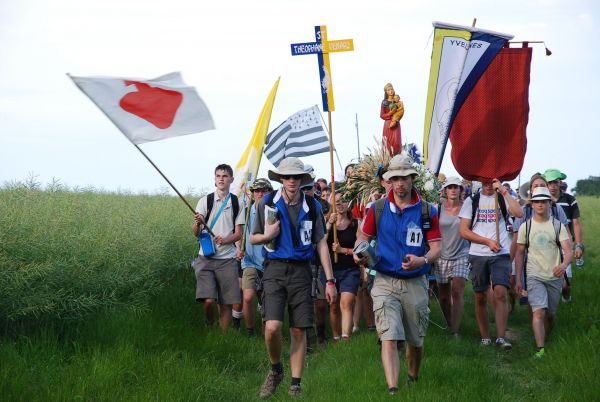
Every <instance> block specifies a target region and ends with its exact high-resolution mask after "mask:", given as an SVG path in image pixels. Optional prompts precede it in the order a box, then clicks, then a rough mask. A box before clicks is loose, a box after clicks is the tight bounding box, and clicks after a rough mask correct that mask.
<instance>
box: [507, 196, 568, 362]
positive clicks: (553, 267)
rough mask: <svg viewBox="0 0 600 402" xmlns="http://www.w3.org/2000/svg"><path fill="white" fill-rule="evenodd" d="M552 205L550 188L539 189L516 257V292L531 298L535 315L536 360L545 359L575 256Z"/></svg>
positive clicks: (520, 237)
mask: <svg viewBox="0 0 600 402" xmlns="http://www.w3.org/2000/svg"><path fill="white" fill-rule="evenodd" d="M551 201H552V197H551V196H550V191H548V189H547V188H545V187H538V188H536V189H535V190H533V194H532V196H531V203H532V204H533V211H534V213H533V216H532V217H531V218H530V219H528V220H527V221H525V222H524V224H522V225H521V227H520V228H519V235H518V239H517V250H516V256H515V261H516V270H517V285H516V290H517V292H518V293H519V294H523V295H526V296H527V299H528V301H529V305H530V306H531V310H532V312H533V318H532V322H531V325H532V327H533V334H534V337H535V344H536V347H537V350H536V352H535V355H534V356H535V357H536V358H541V357H543V356H544V353H545V341H546V338H547V337H548V335H550V332H551V331H552V328H553V327H554V323H555V316H556V310H557V308H558V302H559V300H560V294H561V289H562V283H563V276H564V274H565V272H566V270H567V267H568V266H569V265H570V263H571V256H572V249H571V247H572V244H571V239H570V236H569V233H568V232H567V230H566V227H565V226H564V225H563V224H562V223H560V221H558V219H556V218H555V217H551V216H550V213H549V210H550V203H551ZM561 250H562V256H561ZM525 252H527V258H526V259H525V258H524V255H525ZM561 257H562V258H561ZM524 260H525V261H526V262H525V263H524ZM524 267H525V270H526V271H527V291H526V292H524V291H523V289H524V286H523V280H522V279H521V278H522V277H521V273H522V272H523V268H524Z"/></svg>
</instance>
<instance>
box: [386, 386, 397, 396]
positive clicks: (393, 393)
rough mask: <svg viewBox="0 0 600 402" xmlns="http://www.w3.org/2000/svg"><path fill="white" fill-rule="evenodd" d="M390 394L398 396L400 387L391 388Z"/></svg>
mask: <svg viewBox="0 0 600 402" xmlns="http://www.w3.org/2000/svg"><path fill="white" fill-rule="evenodd" d="M388 393H389V394H390V395H396V394H397V393H398V387H391V388H388Z"/></svg>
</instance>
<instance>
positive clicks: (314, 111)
mask: <svg viewBox="0 0 600 402" xmlns="http://www.w3.org/2000/svg"><path fill="white" fill-rule="evenodd" d="M323 152H329V138H328V136H327V133H326V131H325V128H324V127H323V119H322V118H321V113H320V112H319V108H318V107H317V105H315V106H313V107H310V108H308V109H304V110H300V111H299V112H296V113H294V114H293V115H291V116H290V117H288V118H287V120H286V121H284V122H283V123H281V124H280V125H279V126H278V127H277V128H276V129H275V130H273V131H271V132H270V133H269V135H267V141H266V144H265V150H264V154H265V155H266V156H267V158H268V159H269V160H270V161H271V163H272V164H273V165H275V167H278V166H279V163H280V162H281V160H282V159H284V158H287V157H288V156H295V157H302V156H308V155H315V154H320V153H323Z"/></svg>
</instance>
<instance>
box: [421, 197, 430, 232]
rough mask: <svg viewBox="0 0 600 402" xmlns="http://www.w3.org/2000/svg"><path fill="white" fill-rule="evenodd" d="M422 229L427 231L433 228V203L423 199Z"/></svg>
mask: <svg viewBox="0 0 600 402" xmlns="http://www.w3.org/2000/svg"><path fill="white" fill-rule="evenodd" d="M421 229H422V230H423V231H427V230H429V229H431V205H430V204H429V203H428V202H427V201H425V200H423V199H422V200H421Z"/></svg>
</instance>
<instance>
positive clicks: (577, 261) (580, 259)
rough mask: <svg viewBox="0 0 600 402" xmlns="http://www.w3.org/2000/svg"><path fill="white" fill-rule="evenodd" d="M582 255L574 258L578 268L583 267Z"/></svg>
mask: <svg viewBox="0 0 600 402" xmlns="http://www.w3.org/2000/svg"><path fill="white" fill-rule="evenodd" d="M583 263H584V261H583V257H581V258H578V259H576V260H575V265H576V266H577V268H578V269H583Z"/></svg>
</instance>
